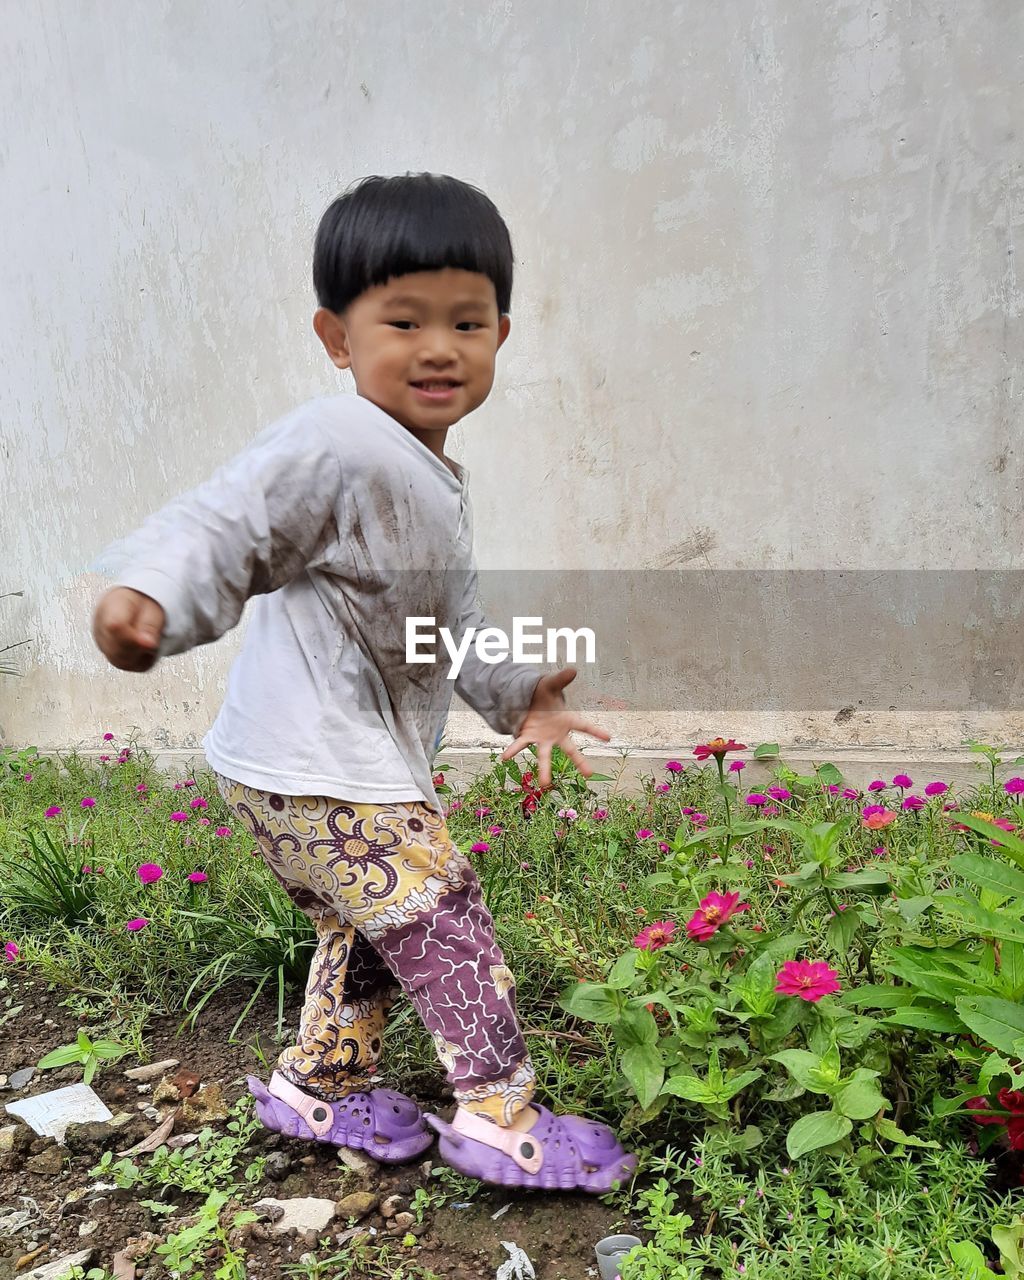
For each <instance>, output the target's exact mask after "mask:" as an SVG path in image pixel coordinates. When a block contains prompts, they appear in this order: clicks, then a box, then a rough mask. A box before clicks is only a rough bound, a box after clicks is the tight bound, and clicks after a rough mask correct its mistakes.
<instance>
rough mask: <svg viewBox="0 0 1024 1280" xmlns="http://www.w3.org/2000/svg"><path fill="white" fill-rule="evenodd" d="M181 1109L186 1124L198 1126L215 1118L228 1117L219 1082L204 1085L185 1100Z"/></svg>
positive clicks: (209, 1122) (224, 1118) (200, 1126)
mask: <svg viewBox="0 0 1024 1280" xmlns="http://www.w3.org/2000/svg"><path fill="white" fill-rule="evenodd" d="M181 1111H182V1115H183V1116H184V1119H185V1123H186V1124H188V1125H197V1126H198V1127H199V1128H202V1127H203V1125H205V1124H211V1123H212V1122H213V1121H215V1120H226V1119H227V1118H228V1108H227V1104H226V1103H225V1101H224V1092H223V1090H222V1089H221V1087H220V1085H219V1084H208V1085H204V1086H203V1088H202V1089H200V1090H199V1092H198V1093H197V1094H196V1095H195V1096H194V1097H192V1098H187V1099H186V1100H185V1102H184V1103H183V1104H182V1108H181Z"/></svg>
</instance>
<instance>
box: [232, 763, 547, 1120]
mask: <svg viewBox="0 0 1024 1280" xmlns="http://www.w3.org/2000/svg"><path fill="white" fill-rule="evenodd" d="M218 784H219V787H220V792H221V795H222V796H223V797H224V799H225V800H226V801H227V803H228V804H229V805H230V807H231V808H232V810H233V811H234V812H235V814H236V815H237V816H238V818H239V820H240V821H241V822H242V823H243V824H244V825H245V826H246V827H247V828H248V829H249V831H250V832H251V833H252V835H253V836H254V837H255V839H256V843H257V845H258V846H259V849H260V852H261V853H262V855H263V858H264V860H265V861H266V863H267V865H268V866H269V867H270V870H271V871H272V872H273V873H274V875H275V876H276V877H277V879H278V880H279V881H280V883H281V885H282V886H283V887H284V889H285V891H286V892H287V893H288V895H289V896H290V897H291V899H292V900H293V901H294V902H295V904H296V905H297V906H298V907H299V908H300V909H301V910H302V911H303V912H305V914H306V915H308V916H309V917H310V919H311V920H312V921H313V923H314V925H315V927H316V932H317V938H318V944H317V949H316V954H315V956H314V959H313V963H312V965H311V966H310V972H309V982H308V984H307V987H306V1001H305V1005H304V1007H303V1010H302V1017H301V1021H300V1025H299V1035H298V1041H297V1043H296V1044H295V1045H294V1046H293V1047H292V1048H290V1049H287V1050H285V1052H284V1053H283V1054H282V1055H281V1058H280V1059H279V1062H278V1070H279V1071H280V1072H281V1073H282V1075H284V1076H285V1077H286V1079H288V1080H290V1081H291V1082H292V1083H293V1084H296V1085H298V1086H299V1087H300V1088H303V1089H307V1090H309V1091H310V1092H312V1093H315V1094H317V1095H318V1096H319V1097H322V1098H326V1099H328V1100H330V1099H336V1098H340V1097H344V1096H345V1095H346V1094H348V1093H353V1092H355V1091H357V1090H362V1089H365V1088H367V1086H368V1083H369V1080H370V1077H371V1076H373V1075H374V1074H375V1072H376V1068H377V1064H378V1059H379V1056H380V1049H381V1037H382V1035H383V1031H384V1026H385V1023H386V1020H387V1015H388V1011H389V1009H390V1008H391V1005H392V1003H393V1001H394V999H395V997H396V996H397V994H398V992H397V990H396V980H397V983H398V985H399V986H400V987H401V988H402V989H403V990H404V991H405V993H406V995H407V996H408V997H409V1000H410V1001H411V1002H412V1004H413V1006H414V1008H415V1009H416V1012H417V1013H418V1014H419V1016H420V1018H421V1019H422V1021H423V1024H424V1026H425V1027H426V1028H427V1031H428V1032H429V1033H430V1034H431V1036H432V1037H433V1040H434V1046H435V1048H436V1050H437V1055H438V1057H439V1059H440V1060H441V1062H442V1064H443V1065H444V1067H445V1069H446V1070H447V1073H448V1079H449V1081H450V1082H451V1084H452V1086H453V1088H454V1090H455V1097H456V1099H457V1101H458V1102H459V1103H460V1105H462V1106H464V1107H467V1108H468V1109H470V1110H472V1111H475V1112H477V1113H478V1114H480V1115H485V1116H487V1117H488V1118H490V1119H491V1120H494V1121H496V1122H497V1123H498V1124H502V1125H508V1124H511V1122H512V1120H513V1119H514V1118H515V1117H516V1115H517V1114H518V1113H519V1112H520V1111H521V1110H522V1108H523V1107H525V1106H526V1105H527V1104H528V1103H529V1101H530V1098H531V1097H532V1096H533V1088H534V1072H533V1067H532V1065H531V1063H530V1059H529V1056H528V1055H527V1052H526V1045H525V1042H524V1040H523V1036H522V1032H521V1031H520V1029H519V1023H518V1021H517V1018H516V1007H515V983H514V979H513V977H512V974H511V972H510V971H509V969H508V967H507V966H506V964H505V960H504V957H503V956H502V954H501V951H500V950H499V948H498V944H497V943H496V942H495V940H494V922H493V921H492V919H491V915H490V913H489V911H488V910H487V907H486V906H485V905H484V901H483V895H482V894H481V891H480V882H479V880H478V879H477V876H476V872H475V871H474V870H473V868H472V866H471V865H470V863H469V861H468V859H467V858H466V857H465V856H464V855H463V854H462V853H460V852H459V850H458V849H457V848H456V847H455V845H454V844H453V843H452V840H451V837H450V836H449V834H448V830H447V827H446V826H445V823H444V819H443V818H441V817H440V815H439V814H437V813H435V812H434V810H433V809H431V808H430V807H429V806H427V805H426V804H423V803H421V802H413V803H404V804H349V803H345V802H343V801H340V800H333V799H328V798H326V797H323V796H281V795H274V794H271V793H269V792H265V791H257V790H254V789H253V788H252V787H246V786H242V785H241V784H240V783H237V782H233V781H231V780H230V779H228V778H221V777H218Z"/></svg>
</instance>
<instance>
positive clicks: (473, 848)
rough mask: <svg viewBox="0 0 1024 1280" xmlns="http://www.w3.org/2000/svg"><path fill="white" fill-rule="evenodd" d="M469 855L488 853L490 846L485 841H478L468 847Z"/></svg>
mask: <svg viewBox="0 0 1024 1280" xmlns="http://www.w3.org/2000/svg"><path fill="white" fill-rule="evenodd" d="M469 851H470V853H490V851H491V846H490V845H489V844H488V843H487V841H486V840H478V841H477V842H476V844H472V845H470V846H469Z"/></svg>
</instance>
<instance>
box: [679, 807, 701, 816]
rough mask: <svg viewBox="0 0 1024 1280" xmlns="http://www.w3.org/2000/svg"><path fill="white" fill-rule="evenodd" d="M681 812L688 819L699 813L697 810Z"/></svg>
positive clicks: (681, 810)
mask: <svg viewBox="0 0 1024 1280" xmlns="http://www.w3.org/2000/svg"><path fill="white" fill-rule="evenodd" d="M679 812H680V813H681V814H684V815H685V816H686V817H687V818H692V817H693V815H694V814H695V813H696V812H697V810H696V809H680V810H679Z"/></svg>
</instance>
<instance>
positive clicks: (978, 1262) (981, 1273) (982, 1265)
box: [949, 1240, 992, 1280]
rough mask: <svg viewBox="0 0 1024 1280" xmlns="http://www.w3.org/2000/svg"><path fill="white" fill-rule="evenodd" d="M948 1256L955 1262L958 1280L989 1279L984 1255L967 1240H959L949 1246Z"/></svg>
mask: <svg viewBox="0 0 1024 1280" xmlns="http://www.w3.org/2000/svg"><path fill="white" fill-rule="evenodd" d="M949 1256H950V1257H951V1258H952V1259H953V1261H954V1262H955V1263H956V1265H957V1267H958V1268H959V1270H958V1273H957V1274H958V1280H991V1276H992V1272H991V1271H989V1269H988V1264H987V1262H986V1261H985V1255H984V1254H983V1253H982V1251H981V1250H980V1249H979V1248H978V1246H977V1245H976V1244H974V1243H972V1242H971V1241H969V1240H960V1241H957V1243H956V1244H951V1245H950V1246H949Z"/></svg>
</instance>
